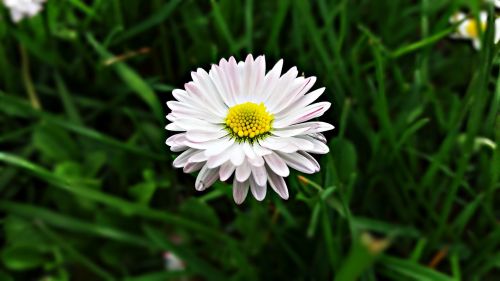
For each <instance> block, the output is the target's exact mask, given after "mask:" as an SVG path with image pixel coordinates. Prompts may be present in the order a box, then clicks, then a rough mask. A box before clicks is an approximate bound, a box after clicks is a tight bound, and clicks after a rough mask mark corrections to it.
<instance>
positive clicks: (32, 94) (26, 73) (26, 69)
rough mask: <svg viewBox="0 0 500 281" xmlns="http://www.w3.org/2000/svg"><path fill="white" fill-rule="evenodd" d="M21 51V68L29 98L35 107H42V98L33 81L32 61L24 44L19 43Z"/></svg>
mask: <svg viewBox="0 0 500 281" xmlns="http://www.w3.org/2000/svg"><path fill="white" fill-rule="evenodd" d="M19 52H20V53H21V70H22V75H23V83H24V87H25V88H26V92H28V98H29V100H30V103H31V106H33V108H34V109H38V110H40V109H42V105H41V104H40V100H39V99H38V96H37V94H36V91H35V86H33V81H32V79H31V75H30V62H29V58H28V54H27V53H26V49H24V47H23V45H21V44H19Z"/></svg>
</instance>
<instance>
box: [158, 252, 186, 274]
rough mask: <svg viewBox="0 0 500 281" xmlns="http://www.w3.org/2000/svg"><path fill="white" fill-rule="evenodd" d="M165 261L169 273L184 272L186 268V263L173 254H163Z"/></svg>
mask: <svg viewBox="0 0 500 281" xmlns="http://www.w3.org/2000/svg"><path fill="white" fill-rule="evenodd" d="M163 260H164V261H165V269H167V270H168V271H176V270H184V269H185V268H186V265H185V264H184V262H183V261H182V260H181V259H180V258H179V257H178V256H177V255H176V254H174V253H172V252H165V253H163Z"/></svg>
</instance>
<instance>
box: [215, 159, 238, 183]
mask: <svg viewBox="0 0 500 281" xmlns="http://www.w3.org/2000/svg"><path fill="white" fill-rule="evenodd" d="M235 169H236V166H234V165H233V164H232V163H231V161H228V162H226V163H224V164H222V166H220V170H219V176H220V180H221V181H226V180H227V179H229V177H231V175H232V174H233V172H234V170H235Z"/></svg>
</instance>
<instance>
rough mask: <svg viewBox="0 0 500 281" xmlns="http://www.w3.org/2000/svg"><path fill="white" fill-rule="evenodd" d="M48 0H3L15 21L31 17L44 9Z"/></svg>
mask: <svg viewBox="0 0 500 281" xmlns="http://www.w3.org/2000/svg"><path fill="white" fill-rule="evenodd" d="M45 1H46V0H3V3H4V5H5V6H6V7H7V8H9V10H10V16H11V18H12V20H13V21H14V22H19V21H21V20H22V19H23V18H30V17H33V16H35V15H36V14H38V13H39V12H40V11H41V10H42V9H43V3H44V2H45Z"/></svg>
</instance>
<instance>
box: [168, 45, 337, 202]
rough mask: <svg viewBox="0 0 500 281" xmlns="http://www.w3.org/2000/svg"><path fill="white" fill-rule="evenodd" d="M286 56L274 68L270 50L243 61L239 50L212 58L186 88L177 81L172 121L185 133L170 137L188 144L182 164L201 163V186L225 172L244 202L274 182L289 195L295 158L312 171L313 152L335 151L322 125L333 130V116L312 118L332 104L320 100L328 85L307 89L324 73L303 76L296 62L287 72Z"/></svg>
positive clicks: (173, 143)
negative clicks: (326, 119)
mask: <svg viewBox="0 0 500 281" xmlns="http://www.w3.org/2000/svg"><path fill="white" fill-rule="evenodd" d="M282 67H283V61H282V60H280V61H279V62H278V63H277V64H276V65H275V66H274V67H273V68H272V69H271V70H270V71H269V72H268V73H267V74H266V63H265V58H264V56H259V57H257V58H256V59H255V60H254V58H253V57H252V55H248V56H247V58H246V60H245V61H244V62H243V61H240V62H236V60H235V59H234V58H233V57H231V58H229V60H225V59H222V60H221V61H220V62H219V64H218V65H212V68H211V70H210V71H209V72H208V73H207V72H206V71H205V70H203V69H201V68H199V69H198V70H197V71H196V72H192V73H191V77H192V79H193V81H191V82H189V83H187V84H185V90H181V89H176V90H174V91H173V96H174V98H175V99H176V100H177V101H169V102H167V105H168V107H169V108H170V109H171V110H172V112H171V113H170V114H168V115H167V119H168V120H170V121H171V122H172V123H170V124H168V125H167V127H166V129H167V130H171V131H179V132H181V133H179V134H176V135H173V136H171V137H170V138H168V139H167V142H166V143H167V145H169V146H170V149H171V150H172V151H184V152H183V153H182V154H180V155H179V156H178V157H177V159H175V161H174V163H173V165H174V167H177V168H180V167H183V168H184V169H183V170H184V172H186V173H190V172H195V171H198V170H201V171H200V172H199V174H198V177H197V179H196V183H195V188H196V189H197V190H199V191H201V190H204V189H206V188H208V187H209V186H211V185H212V184H213V183H214V182H215V181H216V180H217V179H219V178H220V180H222V181H225V180H227V179H229V177H231V175H232V174H233V172H234V174H235V176H234V181H233V197H234V201H235V202H236V203H237V204H241V203H242V202H243V201H244V200H245V198H246V196H247V194H248V190H249V189H250V191H251V193H252V194H253V196H254V197H255V198H256V199H257V200H259V201H261V200H263V199H264V198H265V196H266V191H267V184H268V183H269V185H270V186H271V188H272V189H273V190H274V191H275V192H276V193H278V195H279V196H280V197H281V198H283V199H288V196H289V195H288V189H287V186H286V183H285V180H284V179H283V178H284V177H287V176H288V175H289V173H290V171H289V168H288V167H289V166H290V167H291V168H294V169H295V170H298V171H300V172H304V173H308V174H312V173H315V172H318V171H319V169H320V166H319V164H318V162H317V161H316V160H315V159H314V158H313V157H312V156H311V155H310V154H309V153H319V154H324V153H327V152H328V150H329V149H328V146H327V145H326V139H325V137H324V136H323V134H321V132H324V131H328V130H332V129H333V126H332V125H330V124H328V123H325V122H317V121H311V122H306V121H310V120H311V119H314V118H316V117H319V116H321V115H323V113H325V111H326V110H328V108H330V103H329V102H318V103H313V102H314V101H315V100H316V99H317V98H318V97H319V96H320V95H321V94H322V93H323V92H324V91H325V88H320V89H317V90H315V91H312V92H311V93H309V94H307V93H308V92H309V90H310V89H311V88H312V87H313V85H314V82H315V81H316V77H308V78H305V77H301V76H297V75H298V71H297V68H296V67H293V68H291V69H290V70H289V71H288V72H286V73H285V74H283V75H281V73H282Z"/></svg>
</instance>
